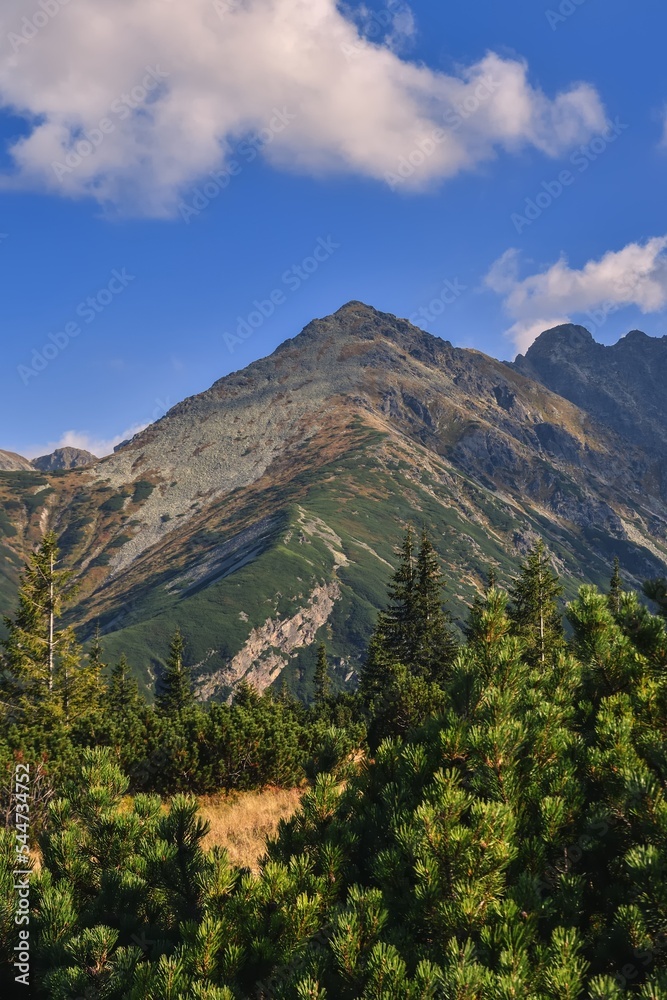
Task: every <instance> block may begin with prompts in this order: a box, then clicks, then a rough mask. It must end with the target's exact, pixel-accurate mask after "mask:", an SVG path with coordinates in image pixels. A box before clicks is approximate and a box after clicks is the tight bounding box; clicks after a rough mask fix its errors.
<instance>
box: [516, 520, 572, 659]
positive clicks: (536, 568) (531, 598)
mask: <svg viewBox="0 0 667 1000" xmlns="http://www.w3.org/2000/svg"><path fill="white" fill-rule="evenodd" d="M562 594H563V588H562V587H561V585H560V583H559V581H558V577H557V575H556V574H555V573H554V571H553V569H552V568H551V561H550V558H549V553H548V552H547V549H546V546H545V544H544V542H543V541H542V540H541V539H540V540H539V541H538V542H537V544H536V545H535V546H534V547H533V548H532V549H531V551H530V552H529V553H528V557H527V558H526V560H525V562H524V563H523V564H522V566H521V569H520V573H519V577H518V579H517V580H516V581H515V582H514V584H513V585H512V586H511V587H510V597H511V599H512V603H511V607H510V619H511V621H512V624H513V627H514V632H515V634H516V635H518V636H519V637H520V638H521V639H522V641H523V643H524V646H525V652H526V658H527V659H528V660H529V662H530V663H532V664H533V665H537V664H540V665H541V666H542V667H546V666H547V664H549V663H550V662H552V661H553V659H554V657H555V656H556V655H557V654H558V652H559V651H560V650H561V649H562V648H563V624H562V612H561V608H560V598H561V596H562Z"/></svg>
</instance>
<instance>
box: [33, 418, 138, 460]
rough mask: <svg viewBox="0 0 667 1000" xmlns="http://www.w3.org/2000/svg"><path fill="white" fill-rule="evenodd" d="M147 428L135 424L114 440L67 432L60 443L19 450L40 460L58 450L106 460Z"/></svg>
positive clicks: (85, 433)
mask: <svg viewBox="0 0 667 1000" xmlns="http://www.w3.org/2000/svg"><path fill="white" fill-rule="evenodd" d="M146 426H147V425H146V424H135V425H133V426H132V427H128V428H127V430H125V431H123V433H122V434H117V435H116V436H115V437H112V438H99V437H95V435H94V434H89V433H88V432H87V431H65V433H64V434H63V435H62V437H61V438H60V440H59V441H50V442H49V443H48V444H41V445H33V446H31V447H29V448H23V449H19V450H20V451H21V454H22V455H24V456H25V457H26V458H39V457H41V456H42V455H50V454H51V452H52V451H55V450H56V448H81V449H82V450H83V451H90V452H92V454H93V455H97V457H98V458H104V456H105V455H110V454H111V452H112V451H113V450H114V448H115V447H116V445H117V444H120V443H121V441H127V440H129V439H130V438H131V437H133V436H134V435H135V434H138V433H139V431H142V430H143V429H144V427H146Z"/></svg>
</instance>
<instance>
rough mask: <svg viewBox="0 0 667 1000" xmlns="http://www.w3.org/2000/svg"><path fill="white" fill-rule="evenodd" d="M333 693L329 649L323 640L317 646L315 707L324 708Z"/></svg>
mask: <svg viewBox="0 0 667 1000" xmlns="http://www.w3.org/2000/svg"><path fill="white" fill-rule="evenodd" d="M330 693H331V679H330V677H329V662H328V660H327V649H326V646H325V645H324V643H323V642H321V643H320V644H319V646H318V647H317V663H316V664H315V707H316V708H323V706H324V705H325V704H326V702H327V699H328V697H329V694H330Z"/></svg>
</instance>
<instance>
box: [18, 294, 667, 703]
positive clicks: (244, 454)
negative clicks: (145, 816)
mask: <svg viewBox="0 0 667 1000" xmlns="http://www.w3.org/2000/svg"><path fill="white" fill-rule="evenodd" d="M666 357H667V338H662V340H657V339H655V338H649V337H646V336H645V335H644V334H640V333H638V332H633V333H631V334H629V335H628V336H627V337H625V338H623V340H621V341H619V343H618V344H616V345H614V347H602V346H601V345H599V344H596V343H595V341H594V340H593V338H592V336H591V335H590V333H588V331H586V330H585V329H583V328H582V327H574V326H565V327H558V328H556V329H555V330H550V331H547V332H546V333H544V334H543V335H542V336H541V337H539V338H538V340H537V341H536V343H535V344H534V345H533V347H531V349H530V350H529V351H528V352H527V354H526V356H525V357H519V358H518V359H517V360H516V362H514V363H513V364H507V363H504V362H500V361H496V360H494V359H493V358H490V357H487V356H486V355H484V354H481V353H480V352H478V351H474V350H468V349H459V348H455V347H453V346H452V345H451V344H450V343H448V342H447V341H444V340H441V339H439V338H437V337H433V336H431V335H430V334H428V333H425V332H424V331H422V330H419V329H418V328H416V327H414V326H412V325H411V324H410V323H408V322H407V321H406V320H402V319H398V318H396V317H395V316H392V315H388V314H386V313H381V312H377V311H376V310H375V309H372V308H370V307H369V306H366V305H364V304H363V303H360V302H350V303H348V304H347V305H346V306H344V307H343V308H342V309H340V310H339V311H338V312H337V313H335V314H334V315H333V316H328V317H326V318H324V319H318V320H314V321H313V322H312V323H310V324H309V325H308V326H307V327H306V328H305V329H304V330H303V331H302V332H301V333H300V334H298V336H296V337H294V338H293V339H291V340H288V341H286V342H285V343H283V344H282V345H281V346H280V347H279V348H278V349H277V350H276V351H275V352H274V353H273V354H272V355H271V356H270V357H268V358H265V359H263V360H261V361H257V362H254V363H253V364H251V365H249V366H248V367H247V368H246V369H244V370H243V371H240V372H235V373H233V374H231V375H228V376H226V377H225V378H222V379H220V380H219V381H218V382H216V383H215V384H214V385H213V386H211V388H210V389H208V390H207V391H206V392H203V393H201V394H200V395H197V396H193V397H191V398H190V399H186V400H184V401H183V402H182V403H179V404H178V405H177V406H175V407H173V409H171V410H170V411H169V412H168V413H167V414H166V415H165V416H164V417H162V418H161V419H160V420H159V421H157V422H156V423H155V424H152V425H151V426H149V427H148V428H146V430H144V431H142V432H141V433H140V434H138V435H136V436H135V437H134V438H133V439H132V440H131V441H129V442H127V443H126V444H124V445H123V446H122V447H120V448H119V449H118V450H117V451H116V452H115V453H114V454H113V455H110V456H108V457H107V458H105V459H102V460H100V461H94V460H93V458H92V456H91V457H90V461H92V464H81V463H78V462H77V463H70V464H69V465H59V466H56V467H55V471H53V469H54V466H53V465H51V466H50V467H49V468H45V467H44V466H42V467H41V468H40V469H35V468H34V467H33V466H31V465H30V463H27V462H26V463H25V465H21V464H20V463H21V461H22V460H20V459H19V457H18V456H9V458H7V457H6V456H7V454H8V453H0V469H4V470H5V471H2V472H0V503H1V505H2V506H1V507H0V546H1V550H2V556H3V558H2V577H1V578H0V600H1V601H2V603H3V606H4V608H5V609H6V610H9V608H10V605H11V601H12V595H13V593H14V591H15V587H16V580H17V575H18V571H19V569H20V566H21V565H22V562H23V560H24V559H25V556H26V553H27V552H28V551H29V549H30V548H31V546H33V545H34V544H35V542H36V540H37V539H38V537H39V536H40V535H41V533H42V532H43V531H44V529H45V528H46V527H47V526H50V527H53V528H54V529H55V530H56V531H57V533H58V535H59V538H60V546H61V550H62V552H63V556H64V560H65V562H66V563H67V564H68V565H69V566H71V567H72V568H73V569H74V570H75V572H76V574H77V575H78V576H79V579H80V590H79V598H78V604H77V606H76V608H74V610H73V611H72V613H71V614H72V620H73V622H74V623H75V624H76V625H77V626H78V628H79V630H80V633H81V635H82V637H85V636H87V635H89V634H90V632H91V631H92V629H93V628H94V626H95V624H96V623H97V624H99V626H100V629H101V631H102V634H103V645H104V649H105V652H106V654H107V656H108V657H115V656H117V655H118V654H119V653H120V652H121V651H125V652H126V653H127V654H128V657H129V659H130V662H131V663H132V665H133V667H134V669H135V671H136V672H137V674H138V675H139V676H141V677H142V679H143V681H144V682H145V684H146V685H147V686H150V684H151V682H152V679H153V678H154V676H155V673H156V670H157V669H158V667H159V664H160V662H161V660H160V659H157V658H158V657H159V658H162V659H163V658H164V655H165V654H166V651H167V646H168V641H169V636H170V633H171V632H172V630H173V628H174V627H175V626H176V625H180V627H181V629H182V631H183V633H184V635H185V637H186V640H187V647H188V656H189V658H190V660H191V661H192V662H194V663H195V664H196V671H195V672H196V677H197V690H198V694H199V696H200V697H201V698H202V699H209V698H216V699H218V698H226V697H227V696H228V695H229V693H230V691H231V690H232V689H233V688H234V686H235V685H236V684H238V682H239V681H240V680H241V679H243V678H246V679H247V680H249V681H250V682H252V683H253V684H255V685H256V686H257V687H258V688H260V689H263V688H265V687H267V686H268V685H271V684H273V683H275V682H276V681H277V680H278V679H279V678H280V677H281V676H282V677H285V678H286V679H287V681H288V682H289V684H290V686H291V687H292V688H293V689H294V690H296V691H300V692H303V693H307V692H308V691H309V690H310V684H311V677H312V668H313V663H314V657H315V646H316V644H317V643H318V642H319V641H320V639H321V638H323V637H325V636H326V638H327V644H328V646H329V648H330V649H331V650H332V661H333V665H334V670H335V674H336V679H337V682H338V684H339V686H344V685H346V684H349V683H352V682H353V681H354V677H355V673H356V670H357V668H358V665H359V657H360V656H361V654H362V651H363V649H364V646H365V643H366V642H367V639H368V636H369V634H370V631H371V629H372V626H373V622H374V620H375V616H376V613H377V609H378V607H379V606H381V604H382V603H383V601H384V595H385V593H386V583H387V580H388V578H389V575H390V572H391V566H392V562H393V560H394V546H395V544H396V542H397V541H398V540H399V539H400V536H401V533H402V531H403V530H404V527H405V525H406V524H407V523H409V522H411V523H412V524H414V525H415V526H416V527H417V528H420V527H421V526H422V525H425V526H427V527H428V529H429V531H430V533H431V536H432V537H433V539H434V541H435V542H436V544H437V547H438V549H439V552H440V556H441V558H442V562H443V565H444V568H445V571H446V573H447V575H448V577H449V578H450V579H451V580H452V581H454V580H455V581H457V583H456V585H455V586H453V587H452V588H451V589H450V592H449V604H450V608H451V610H452V612H453V614H454V616H455V617H459V618H461V617H462V616H463V615H464V613H465V606H466V604H469V602H470V601H471V599H472V597H473V595H474V593H475V592H476V590H477V589H479V587H480V586H481V585H482V584H483V582H484V579H485V574H486V573H487V571H488V569H489V567H493V568H494V569H495V570H496V572H497V574H498V576H499V578H500V580H501V581H503V580H504V581H507V580H508V579H509V576H510V574H511V573H512V572H513V566H515V564H516V558H517V555H520V554H522V553H523V552H525V551H526V550H527V549H528V547H529V546H530V545H531V543H532V542H533V541H534V540H535V538H536V537H537V536H538V535H539V536H542V537H544V539H545V540H546V542H547V544H548V545H549V547H550V549H551V551H552V553H553V556H554V559H555V561H556V563H557V565H558V569H559V571H560V572H561V574H562V575H563V578H564V581H565V584H566V588H567V590H568V592H569V594H573V593H574V591H575V590H576V588H577V586H579V585H580V584H581V583H582V582H594V583H601V582H604V581H606V579H607V578H608V576H609V572H610V564H611V563H612V561H613V558H614V556H618V558H619V560H620V562H621V567H622V571H623V573H624V575H625V577H626V579H627V580H628V582H629V583H635V584H638V583H639V582H640V581H641V580H643V579H645V578H646V577H650V576H657V575H662V574H664V573H665V570H666V567H667V478H666V476H665V462H664V457H663V456H664V451H663V450H662V449H663V447H667V421H666V420H665V399H664V393H663V394H662V395H661V392H660V387H661V384H664V380H665V375H667V372H666V371H665V365H666V364H667V362H666ZM661 366H662V367H661ZM661 372H662V375H661ZM12 461H13V462H15V463H16V462H18V464H15V465H11V464H10V463H11V462H12ZM76 466H79V467H76Z"/></svg>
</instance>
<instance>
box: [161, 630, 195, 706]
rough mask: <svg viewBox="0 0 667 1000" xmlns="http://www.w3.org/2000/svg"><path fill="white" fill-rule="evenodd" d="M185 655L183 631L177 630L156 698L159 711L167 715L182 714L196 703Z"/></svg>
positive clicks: (172, 639)
mask: <svg viewBox="0 0 667 1000" xmlns="http://www.w3.org/2000/svg"><path fill="white" fill-rule="evenodd" d="M184 655H185V642H184V640H183V636H182V634H181V630H180V629H176V631H175V632H174V634H173V636H172V637H171V644H170V646H169V656H168V658H167V665H166V667H165V671H164V675H163V676H162V679H161V684H160V688H159V690H158V693H157V697H156V704H157V707H158V709H159V710H160V711H162V712H165V713H167V714H173V713H177V712H182V711H184V709H186V708H188V707H189V706H190V705H192V703H193V701H194V695H193V692H192V678H191V676H190V669H189V667H187V666H186V665H185V659H184Z"/></svg>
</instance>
